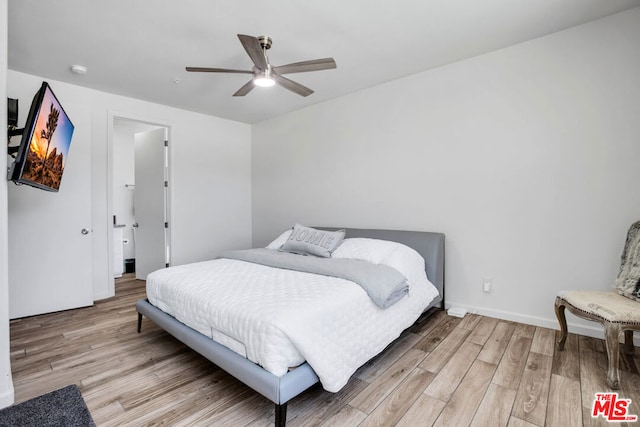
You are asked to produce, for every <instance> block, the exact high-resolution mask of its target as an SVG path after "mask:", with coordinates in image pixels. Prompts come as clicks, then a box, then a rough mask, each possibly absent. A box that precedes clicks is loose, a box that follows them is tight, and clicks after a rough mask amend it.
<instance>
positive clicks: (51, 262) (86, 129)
mask: <svg viewBox="0 0 640 427" xmlns="http://www.w3.org/2000/svg"><path fill="white" fill-rule="evenodd" d="M24 98H25V99H27V97H26V96H25V97H24ZM61 103H62V104H63V106H64V109H65V111H66V113H67V115H68V116H69V118H70V119H71V121H72V122H73V124H74V126H75V130H74V133H73V138H72V140H71V145H70V147H69V154H68V159H67V162H66V164H65V169H64V174H63V176H62V181H61V183H60V189H59V191H58V192H57V193H50V192H47V191H43V190H39V189H36V188H31V187H29V186H26V185H21V186H16V185H14V184H12V183H9V191H8V193H9V195H8V205H9V311H10V317H11V318H12V319H15V318H18V317H24V316H32V315H36V314H42V313H50V312H54V311H60V310H67V309H70V308H76V307H83V306H88V305H91V304H93V283H92V275H93V273H92V267H91V263H92V249H91V127H90V126H91V111H90V110H89V108H88V107H86V106H75V105H70V104H66V103H65V102H64V99H61ZM25 104H26V105H29V104H28V103H26V102H25V103H24V104H21V105H25ZM20 115H21V116H22V117H26V115H27V112H26V111H24V112H23V111H22V110H21V111H20Z"/></svg>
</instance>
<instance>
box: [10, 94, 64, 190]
mask: <svg viewBox="0 0 640 427" xmlns="http://www.w3.org/2000/svg"><path fill="white" fill-rule="evenodd" d="M73 130H74V126H73V123H71V120H70V119H69V117H68V116H67V113H65V111H64V108H62V105H60V102H59V101H58V98H56V96H55V94H54V93H53V91H52V90H51V87H50V86H49V84H48V83H47V82H42V86H41V87H40V90H38V92H37V93H36V94H35V96H34V97H33V102H32V103H31V108H30V109H29V114H28V116H27V121H26V123H25V125H24V130H23V131H22V139H21V140H20V145H19V146H18V147H17V151H16V158H15V161H14V162H13V164H12V165H11V167H10V168H9V175H8V179H9V180H10V181H13V182H15V183H16V184H27V185H30V186H32V187H36V188H40V189H42V190H47V191H58V190H59V189H60V182H61V180H62V175H63V173H64V168H65V166H66V163H67V155H68V153H69V145H71V137H72V136H73Z"/></svg>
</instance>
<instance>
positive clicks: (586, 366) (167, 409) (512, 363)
mask: <svg viewBox="0 0 640 427" xmlns="http://www.w3.org/2000/svg"><path fill="white" fill-rule="evenodd" d="M144 292H145V291H144V282H142V281H137V280H135V279H134V278H133V277H125V278H123V279H119V280H118V282H117V283H116V297H114V298H111V299H108V300H104V301H99V302H97V303H96V304H95V306H93V307H87V308H82V309H76V310H69V311H64V312H59V313H52V314H46V315H41V316H33V317H28V318H23V319H17V320H13V321H11V326H10V328H11V367H12V372H13V381H14V387H15V395H16V403H18V402H22V401H24V400H27V399H30V398H32V397H35V396H39V395H41V394H43V393H46V392H49V391H52V390H55V389H57V388H60V387H63V386H65V385H68V384H76V385H78V386H79V387H80V390H81V391H82V395H83V397H84V399H85V400H86V402H87V406H88V407H89V410H90V411H91V414H92V415H93V417H94V419H95V421H96V424H97V425H98V426H123V425H125V426H147V425H172V426H174V425H175V426H191V425H207V426H208V425H229V426H252V427H261V426H269V425H272V424H273V418H274V416H273V404H272V403H271V402H270V401H268V400H267V399H266V398H264V397H262V396H261V395H259V394H258V393H256V392H254V391H253V390H251V389H249V388H248V387H246V386H245V385H243V384H241V383H240V382H238V381H237V380H235V379H234V378H233V377H231V376H229V375H228V374H226V373H225V372H224V371H222V370H221V369H219V368H218V367H216V366H215V365H213V364H211V363H210V362H208V361H207V360H206V359H204V358H203V357H201V356H199V355H198V354H196V353H195V352H193V351H191V350H189V349H188V348H186V347H185V346H184V345H182V344H181V343H179V342H178V341H176V340H175V339H173V338H172V337H171V336H170V335H168V334H167V333H165V332H163V331H162V330H160V329H159V328H158V327H157V326H155V325H154V324H153V323H152V322H150V321H149V320H147V319H145V320H144V321H143V325H142V333H141V334H138V333H136V322H137V313H136V311H135V302H136V300H137V299H138V298H141V297H143V296H144ZM549 304H550V305H551V304H553V301H550V302H549ZM555 339H556V332H555V331H553V330H550V329H545V328H538V327H534V326H530V325H523V324H518V323H513V322H507V321H502V320H497V319H492V318H488V317H482V316H476V315H467V316H466V317H465V318H464V319H458V318H454V317H449V316H447V315H446V314H445V313H442V312H440V313H438V314H436V315H435V316H434V317H433V318H431V319H430V320H428V321H426V322H424V323H422V324H420V325H416V326H414V327H413V328H412V329H411V331H410V332H409V333H408V334H406V335H404V336H403V337H402V338H401V339H399V340H397V341H396V342H395V343H394V344H393V345H392V346H390V347H389V348H388V349H387V350H386V351H385V352H384V353H383V354H382V355H380V356H378V357H377V358H376V359H374V360H373V361H370V362H369V363H367V364H366V365H365V366H363V367H362V368H360V369H359V370H358V371H357V372H356V373H355V375H354V376H353V377H352V379H351V380H350V381H349V383H348V384H347V385H346V386H345V387H344V388H343V389H342V390H341V391H340V392H338V393H335V394H333V393H328V392H326V391H324V390H323V389H322V388H321V387H319V386H316V387H313V388H312V389H310V390H308V391H306V392H305V393H303V394H301V395H300V396H298V397H296V398H295V399H293V400H292V401H290V402H289V405H288V414H287V425H288V426H290V427H298V426H362V427H365V426H392V425H398V426H431V425H433V426H467V425H470V426H509V427H514V426H582V425H584V426H600V425H609V424H608V423H607V422H606V421H605V420H604V419H603V418H602V417H600V418H597V419H593V418H592V417H591V406H592V403H593V399H594V395H595V393H596V392H603V391H609V389H608V388H607V387H606V385H605V375H606V369H607V356H606V351H605V347H604V342H603V341H602V340H597V339H594V338H589V337H583V336H577V335H573V334H571V335H569V338H568V340H567V343H566V350H565V351H563V352H557V351H556V350H555V346H554V340H555ZM638 357H639V356H638V351H637V350H636V353H635V357H634V358H633V359H632V360H629V359H628V358H626V359H622V360H621V370H622V376H621V382H622V388H621V390H619V394H620V397H623V398H627V399H631V400H632V403H631V406H630V411H629V412H630V413H631V414H635V415H640V374H639V372H638V369H637V367H636V364H637V363H638ZM617 424H618V425H623V426H624V425H625V423H617Z"/></svg>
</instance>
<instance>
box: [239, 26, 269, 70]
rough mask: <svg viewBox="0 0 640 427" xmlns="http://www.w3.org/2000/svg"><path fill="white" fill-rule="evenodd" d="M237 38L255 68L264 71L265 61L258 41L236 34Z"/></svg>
mask: <svg viewBox="0 0 640 427" xmlns="http://www.w3.org/2000/svg"><path fill="white" fill-rule="evenodd" d="M238 38H239V39H240V43H242V46H243V47H244V50H246V51H247V54H248V55H249V57H250V58H251V60H252V61H253V63H254V64H255V65H256V67H258V69H260V70H266V69H267V60H266V58H265V57H264V52H263V51H262V46H260V42H259V41H258V39H257V38H256V37H253V36H247V35H244V34H238Z"/></svg>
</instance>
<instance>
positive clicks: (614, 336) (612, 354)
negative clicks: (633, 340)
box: [604, 322, 621, 390]
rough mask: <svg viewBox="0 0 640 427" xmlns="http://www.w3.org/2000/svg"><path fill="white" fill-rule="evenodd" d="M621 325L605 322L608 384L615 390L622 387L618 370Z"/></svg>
mask: <svg viewBox="0 0 640 427" xmlns="http://www.w3.org/2000/svg"><path fill="white" fill-rule="evenodd" d="M620 332H621V328H620V325H618V324H616V323H609V322H605V323H604V338H605V343H606V344H607V356H608V358H609V370H608V371H607V385H608V386H609V387H611V388H612V389H614V390H618V389H619V388H620V376H619V372H618V363H619V356H620V355H619V354H618V352H619V351H620V341H619V340H620Z"/></svg>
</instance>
